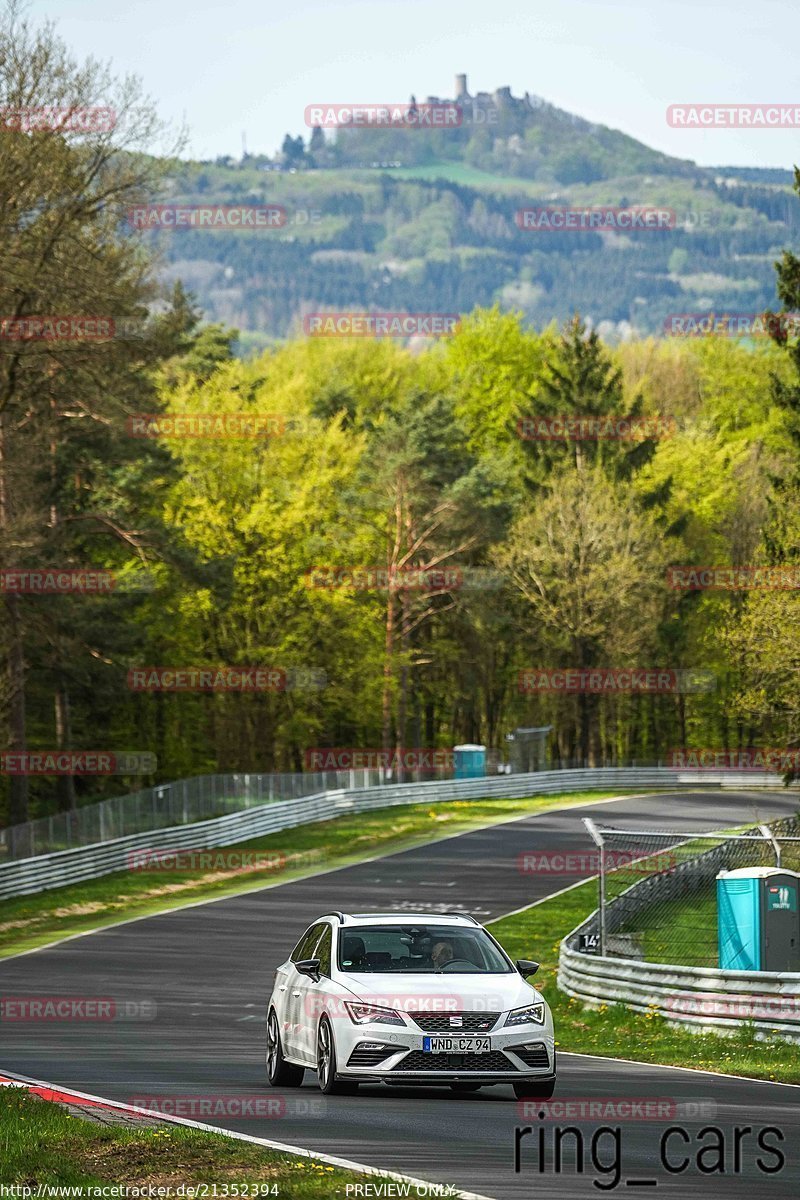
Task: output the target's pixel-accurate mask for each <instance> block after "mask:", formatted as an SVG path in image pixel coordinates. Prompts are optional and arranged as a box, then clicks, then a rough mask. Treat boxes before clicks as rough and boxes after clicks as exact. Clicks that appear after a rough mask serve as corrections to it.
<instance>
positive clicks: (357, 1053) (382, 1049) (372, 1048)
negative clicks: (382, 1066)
mask: <svg viewBox="0 0 800 1200" xmlns="http://www.w3.org/2000/svg"><path fill="white" fill-rule="evenodd" d="M400 1049H401V1047H400V1046H387V1045H385V1044H380V1043H378V1042H359V1043H358V1045H357V1046H356V1048H355V1049H354V1050H353V1053H352V1054H351V1055H350V1057H349V1058H348V1060H347V1065H348V1067H376V1066H377V1065H378V1063H382V1062H383V1060H384V1059H385V1058H388V1057H389V1055H390V1054H397V1052H398V1050H400Z"/></svg>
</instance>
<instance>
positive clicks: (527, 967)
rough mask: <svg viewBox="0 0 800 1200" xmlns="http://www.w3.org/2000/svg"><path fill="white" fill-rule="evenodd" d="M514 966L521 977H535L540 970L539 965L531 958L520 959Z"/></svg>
mask: <svg viewBox="0 0 800 1200" xmlns="http://www.w3.org/2000/svg"><path fill="white" fill-rule="evenodd" d="M514 965H515V966H516V968H517V970H518V971H519V973H520V975H535V974H536V972H537V971H538V970H539V964H538V963H537V962H534V961H533V959H530V958H518V959H517V961H516V963H515V964H514Z"/></svg>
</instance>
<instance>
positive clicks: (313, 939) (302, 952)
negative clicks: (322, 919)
mask: <svg viewBox="0 0 800 1200" xmlns="http://www.w3.org/2000/svg"><path fill="white" fill-rule="evenodd" d="M322 928H323V927H322V926H321V925H312V926H311V928H310V929H307V930H306V931H305V933H304V934H303V936H302V937H301V938H300V941H299V942H298V943H297V945H296V946H295V948H294V950H293V951H292V953H291V955H290V956H289V960H290V962H293V963H296V962H302V960H303V959H304V958H313V957H314V955H313V953H312V951H313V949H314V947H315V946H316V944H317V942H318V941H319V935H320V933H321V932H322Z"/></svg>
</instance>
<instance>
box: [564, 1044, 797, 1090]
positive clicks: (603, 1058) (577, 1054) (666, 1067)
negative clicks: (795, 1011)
mask: <svg viewBox="0 0 800 1200" xmlns="http://www.w3.org/2000/svg"><path fill="white" fill-rule="evenodd" d="M562 1056H563V1057H564V1058H591V1059H593V1060H594V1061H595V1062H619V1063H627V1064H629V1065H630V1066H632V1067H658V1069H659V1070H660V1071H691V1073H692V1074H693V1075H713V1076H714V1078H715V1079H732V1080H733V1081H734V1082H738V1083H764V1084H767V1085H768V1086H769V1087H790V1088H800V1083H784V1081H783V1080H781V1079H759V1078H758V1076H757V1075H731V1074H730V1073H729V1072H727V1071H709V1070H707V1069H706V1068H704V1067H679V1066H672V1064H671V1063H656V1062H644V1061H643V1060H642V1059H640V1058H610V1057H609V1056H608V1055H605V1054H583V1053H582V1052H581V1051H580V1050H560V1051H559V1058H561V1057H562Z"/></svg>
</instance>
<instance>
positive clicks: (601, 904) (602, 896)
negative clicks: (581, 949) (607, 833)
mask: <svg viewBox="0 0 800 1200" xmlns="http://www.w3.org/2000/svg"><path fill="white" fill-rule="evenodd" d="M581 819H582V820H583V823H584V825H585V826H586V832H587V833H588V834H589V837H590V838H591V839H592V841H593V842H594V844H595V846H598V847H599V849H600V873H599V875H598V876H597V884H598V889H597V908H598V911H599V913H600V956H601V958H602V957H603V955H604V954H605V952H606V844H605V840H604V839H603V835H602V833H601V832H600V830H599V829H598V828H597V826H596V825H595V823H594V821H593V820H592V818H591V817H583V818H581Z"/></svg>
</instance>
